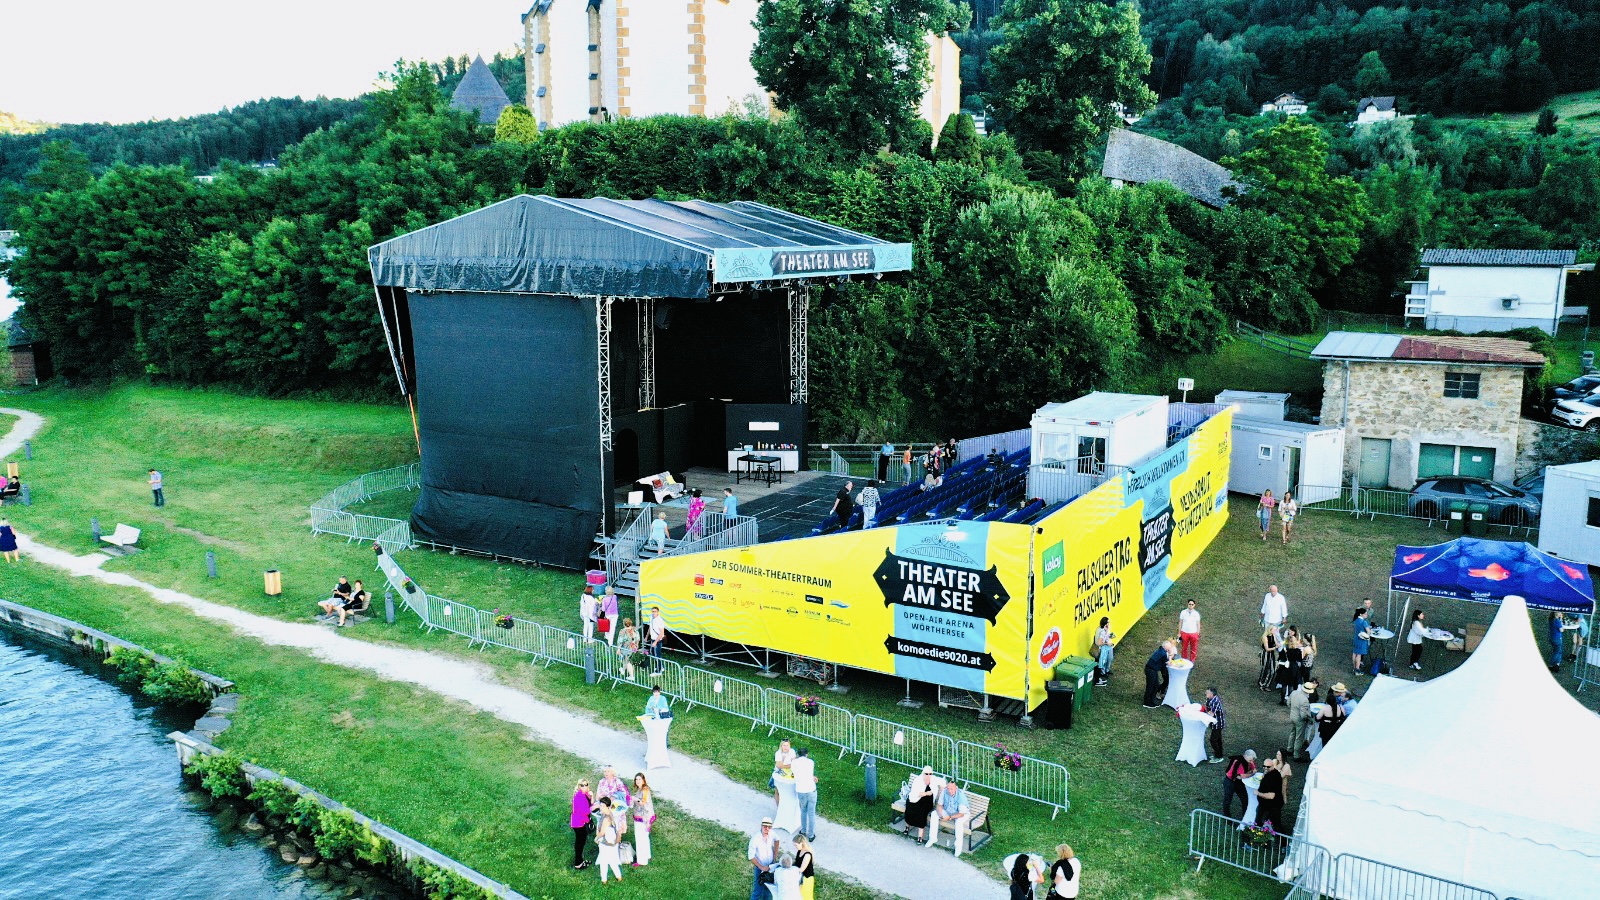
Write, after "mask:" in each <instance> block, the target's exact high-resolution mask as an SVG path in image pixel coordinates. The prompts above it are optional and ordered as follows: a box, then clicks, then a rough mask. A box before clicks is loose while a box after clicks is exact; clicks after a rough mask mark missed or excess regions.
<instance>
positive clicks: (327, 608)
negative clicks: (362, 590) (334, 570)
mask: <svg viewBox="0 0 1600 900" xmlns="http://www.w3.org/2000/svg"><path fill="white" fill-rule="evenodd" d="M350 592H351V588H350V581H349V579H348V578H346V577H345V576H343V575H340V576H339V583H338V584H336V585H334V586H333V593H332V594H330V595H328V599H326V600H322V601H319V602H318V603H317V605H318V606H320V607H322V612H323V613H324V614H326V615H330V616H331V615H333V614H334V613H336V612H339V611H340V610H342V609H344V605H345V604H346V603H349V602H350Z"/></svg>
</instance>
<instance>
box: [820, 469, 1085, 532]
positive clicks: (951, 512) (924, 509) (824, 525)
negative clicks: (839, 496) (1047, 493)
mask: <svg viewBox="0 0 1600 900" xmlns="http://www.w3.org/2000/svg"><path fill="white" fill-rule="evenodd" d="M1029 456H1030V452H1029V450H1028V449H1026V448H1024V449H1021V450H1018V451H1017V452H1015V453H1012V454H1011V455H1009V456H1007V457H1005V460H1004V462H1003V464H1001V465H999V466H993V465H990V464H989V461H988V459H987V458H986V457H982V456H976V457H973V458H971V459H968V460H964V461H962V462H960V463H958V464H956V465H955V466H954V467H953V468H951V469H950V471H948V472H946V473H945V476H944V483H943V484H941V485H940V486H939V487H936V488H933V489H932V490H923V486H922V484H921V483H916V484H908V485H903V486H901V487H898V488H894V489H893V490H887V489H884V488H883V487H881V486H880V493H881V499H880V501H879V503H878V515H877V521H876V522H875V523H874V525H875V526H883V525H906V524H911V523H915V522H925V521H930V520H936V519H973V520H977V521H980V522H1020V523H1031V522H1034V521H1036V520H1038V519H1041V518H1043V517H1044V516H1046V515H1049V514H1050V513H1053V512H1055V511H1056V510H1057V509H1060V508H1061V507H1062V506H1065V505H1066V504H1064V503H1053V504H1046V503H1045V502H1044V501H1043V500H1033V501H1031V502H1024V498H1023V494H1024V492H1025V491H1026V490H1027V484H1028V461H1029ZM861 517H862V509H861V507H860V506H859V505H857V506H856V508H855V511H854V512H853V513H852V514H851V516H850V522H849V525H848V529H850V530H853V529H858V528H860V527H861V524H862V522H861ZM840 530H842V529H841V528H840V527H839V521H838V517H837V516H834V515H831V514H830V515H828V516H827V517H826V518H824V519H823V520H822V521H821V522H819V523H817V525H816V526H815V527H814V528H812V529H811V534H812V535H813V536H815V535H823V534H834V533H836V532H838V531H840Z"/></svg>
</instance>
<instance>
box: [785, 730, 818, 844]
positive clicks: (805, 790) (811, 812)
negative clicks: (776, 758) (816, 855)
mask: <svg viewBox="0 0 1600 900" xmlns="http://www.w3.org/2000/svg"><path fill="white" fill-rule="evenodd" d="M789 771H790V772H792V773H794V796H795V799H797V800H799V801H800V832H799V833H800V834H803V835H805V836H806V840H809V841H814V840H816V839H817V763H816V760H814V759H812V758H811V751H810V750H808V749H806V748H805V747H801V748H800V749H799V750H796V751H795V752H794V762H792V763H790V764H789Z"/></svg>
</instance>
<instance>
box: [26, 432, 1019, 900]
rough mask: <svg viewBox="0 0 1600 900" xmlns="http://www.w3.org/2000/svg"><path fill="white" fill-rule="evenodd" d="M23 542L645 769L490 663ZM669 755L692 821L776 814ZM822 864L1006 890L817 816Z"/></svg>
mask: <svg viewBox="0 0 1600 900" xmlns="http://www.w3.org/2000/svg"><path fill="white" fill-rule="evenodd" d="M0 413H10V414H12V415H17V416H20V417H21V421H20V422H19V423H17V424H16V425H15V426H14V427H13V429H12V432H11V434H10V435H8V436H6V437H5V438H3V439H0V457H3V456H6V455H8V454H10V453H12V452H15V450H16V449H17V448H18V447H20V446H21V443H22V441H23V440H24V439H26V438H29V437H32V436H33V435H34V434H35V433H37V431H38V430H39V427H40V426H41V425H42V424H43V420H42V419H40V417H39V416H37V415H34V414H32V413H27V412H23V411H21V410H12V409H0ZM18 543H19V546H20V548H21V550H22V552H23V554H24V557H23V558H24V560H31V561H34V562H39V563H44V564H46V565H50V566H55V567H57V568H60V569H63V570H65V571H67V572H69V573H71V574H72V575H74V576H79V577H88V578H94V579H96V580H97V581H102V582H104V583H106V584H112V585H118V586H121V587H129V588H134V589H137V590H142V591H144V592H145V593H147V594H149V595H150V596H151V597H153V598H155V599H156V600H158V601H160V602H162V603H170V604H174V605H177V606H182V607H185V608H187V609H189V610H191V611H193V612H194V613H195V614H197V615H199V616H200V617H202V618H206V619H211V620H213V621H217V622H222V623H225V624H227V625H230V626H232V627H233V628H234V630H235V631H237V632H239V633H240V634H243V635H247V636H249V637H253V638H257V639H259V640H262V641H265V642H266V643H269V644H276V645H280V646H285V647H295V648H298V649H301V650H306V651H309V652H310V653H311V655H312V656H314V657H316V658H317V659H319V660H322V661H323V662H327V663H332V664H334V665H340V666H346V667H348V668H353V669H363V670H366V671H369V672H372V673H375V674H377V675H378V676H380V677H382V678H387V679H389V680H391V681H399V682H406V683H409V684H415V685H417V686H419V687H424V688H427V689H429V690H431V691H433V692H435V693H437V694H441V695H443V696H446V697H450V698H452V699H455V700H460V701H462V702H465V703H470V704H472V705H473V706H476V707H478V708H480V709H483V710H485V711H486V712H489V713H492V714H494V715H495V716H497V717H499V718H501V719H504V720H505V721H507V722H514V723H516V724H518V725H521V726H524V727H526V728H527V729H528V732H529V736H530V737H531V738H536V739H538V740H542V741H544V742H546V743H549V744H552V745H554V746H557V747H560V748H561V749H563V750H565V751H567V752H569V753H572V754H574V755H577V756H579V757H582V758H584V759H588V760H590V761H591V762H593V763H594V764H595V765H596V766H604V765H609V764H612V763H616V764H619V765H623V766H627V765H630V763H629V761H630V760H637V761H639V763H640V764H641V765H642V762H643V759H644V739H643V737H642V736H641V735H636V734H633V733H625V732H621V731H617V730H616V729H613V728H611V727H610V726H607V725H603V724H600V723H598V722H596V721H594V720H592V719H589V718H587V717H585V716H582V715H578V714H576V713H573V712H571V711H569V710H567V709H563V708H561V707H558V706H553V705H551V704H549V703H545V702H542V701H540V700H538V699H536V698H534V697H532V696H530V695H528V694H526V693H524V692H522V691H519V690H516V689H514V688H510V687H507V686H506V685H504V684H502V683H500V681H499V679H498V678H497V677H496V676H495V674H494V672H493V671H492V670H490V669H489V668H488V667H487V666H484V665H481V664H477V663H472V662H468V661H464V660H460V659H457V658H454V657H449V656H443V655H440V654H434V653H429V652H426V651H422V650H410V649H406V648H401V647H389V646H383V645H379V644H371V643H368V642H366V641H361V640H357V639H354V638H347V637H345V636H343V635H341V634H339V633H338V632H337V631H335V630H331V629H329V628H326V627H324V626H321V625H312V624H302V623H295V622H284V621H281V620H279V619H273V618H269V617H267V616H259V615H256V614H254V613H249V612H245V611H243V610H240V609H235V608H234V607H231V606H225V605H223V604H220V603H213V602H211V601H209V600H203V599H201V598H199V597H194V596H191V595H189V594H184V593H180V592H178V591H173V590H168V589H166V588H160V587H156V586H155V585H152V584H147V583H146V582H143V581H140V580H139V579H137V578H134V577H133V576H131V575H126V574H122V573H119V572H107V571H104V570H103V569H102V568H101V566H102V564H103V563H105V562H106V560H107V559H108V558H109V557H107V556H106V555H105V554H103V553H91V554H88V555H86V556H73V555H72V554H70V553H67V552H66V551H63V550H57V549H55V548H52V547H48V546H45V545H43V544H39V543H37V542H35V541H33V540H32V539H31V538H28V537H27V536H26V535H19V536H18ZM671 756H672V768H670V769H654V770H651V772H650V784H651V786H652V787H654V788H655V789H656V790H657V791H658V793H659V794H660V796H661V797H662V798H663V799H666V800H671V801H672V802H673V803H675V804H677V805H678V806H679V807H680V808H682V809H683V810H684V811H685V812H687V813H688V814H690V815H692V816H694V817H696V818H700V819H706V820H708V821H712V822H716V823H717V824H719V825H722V826H724V827H726V828H729V829H731V830H733V831H735V832H738V833H742V834H749V833H751V832H753V831H754V828H755V826H756V825H757V824H758V823H759V822H760V821H761V818H762V817H763V816H768V815H771V814H772V812H773V810H772V796H771V795H770V794H767V793H765V792H761V791H756V790H752V789H751V788H748V787H745V786H744V785H742V784H738V783H736V782H734V781H733V780H731V779H729V778H728V777H727V776H726V775H724V774H722V773H721V772H719V771H717V770H716V769H714V768H712V767H711V766H709V765H707V764H705V763H703V762H700V761H698V760H695V759H692V758H690V757H686V756H683V755H682V754H679V753H676V752H674V753H672V754H671ZM819 801H820V802H819V806H820V807H821V808H822V809H826V808H827V803H828V795H827V792H826V790H824V792H823V793H822V794H821V795H819ZM817 861H818V866H819V868H822V869H825V870H827V871H830V872H835V873H837V874H840V875H843V876H845V877H847V878H850V879H852V880H854V881H857V882H860V883H861V884H864V885H866V886H868V887H871V888H873V889H874V890H878V891H882V892H884V893H888V894H893V895H896V896H900V897H908V898H922V897H928V898H946V897H961V898H983V897H998V896H1001V895H1002V893H1003V891H1004V890H1005V888H1004V886H1003V885H1001V884H1000V883H999V882H996V881H993V880H991V879H989V878H987V877H985V876H984V875H982V874H981V873H979V872H978V870H977V869H975V868H973V867H972V866H971V865H968V864H967V863H966V862H964V861H962V860H957V859H954V858H953V857H952V856H951V855H950V854H948V853H945V852H942V851H938V850H930V849H925V848H922V847H920V846H917V845H914V844H912V843H911V842H909V841H907V840H905V839H904V838H900V837H896V836H893V835H889V834H884V833H879V832H870V831H862V830H860V829H856V828H850V827H848V826H844V825H836V824H833V823H831V822H829V821H827V820H826V819H823V818H822V817H820V816H819V817H818V820H817Z"/></svg>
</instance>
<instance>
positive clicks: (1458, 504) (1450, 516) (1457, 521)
mask: <svg viewBox="0 0 1600 900" xmlns="http://www.w3.org/2000/svg"><path fill="white" fill-rule="evenodd" d="M1452 529H1454V530H1455V531H1457V532H1460V533H1461V534H1466V533H1467V501H1465V500H1451V501H1450V509H1449V511H1448V512H1446V513H1445V520H1444V530H1445V531H1450V530H1452Z"/></svg>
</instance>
